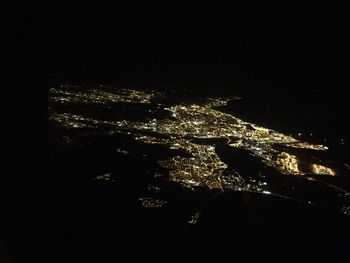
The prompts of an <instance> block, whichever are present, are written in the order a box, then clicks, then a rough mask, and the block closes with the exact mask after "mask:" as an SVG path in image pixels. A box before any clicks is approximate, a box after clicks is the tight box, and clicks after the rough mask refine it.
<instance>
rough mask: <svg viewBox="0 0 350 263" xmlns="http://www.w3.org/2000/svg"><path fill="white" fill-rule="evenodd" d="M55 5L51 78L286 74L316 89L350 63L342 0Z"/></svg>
mask: <svg viewBox="0 0 350 263" xmlns="http://www.w3.org/2000/svg"><path fill="white" fill-rule="evenodd" d="M243 2H244V3H243ZM50 9H51V12H52V14H51V13H48V15H49V18H50V20H52V21H53V24H52V27H50V28H49V29H48V33H49V36H50V37H49V38H48V41H49V45H48V59H49V60H50V62H51V63H52V66H51V67H50V74H51V75H53V78H55V76H56V77H57V78H61V77H62V76H63V77H72V78H76V77H78V78H79V77H81V78H82V79H84V78H85V77H86V76H90V77H91V78H92V79H93V78H95V79H96V80H100V79H105V80H107V81H108V80H110V81H112V82H113V81H117V80H118V78H119V79H120V77H121V75H125V74H131V77H135V76H137V77H140V76H142V77H140V78H141V79H143V78H147V77H145V76H149V75H152V76H153V77H152V78H157V79H163V82H165V84H172V83H171V79H177V78H179V79H181V80H183V82H185V80H186V78H188V80H189V81H190V79H191V78H192V79H193V81H194V82H195V79H199V78H200V77H201V76H203V75H204V76H205V75H206V76H208V75H210V76H213V78H214V79H215V78H216V79H226V80H227V82H228V83H231V82H233V83H239V84H240V86H242V87H243V86H244V87H246V86H259V85H262V86H264V85H266V86H276V87H277V86H281V85H284V84H285V83H289V84H288V85H291V86H298V87H300V88H302V89H304V88H305V87H308V89H310V88H312V87H315V88H316V87H317V85H319V84H323V85H324V84H325V83H327V84H332V85H333V86H339V84H340V83H342V82H343V81H344V78H345V76H346V74H345V70H346V68H348V63H349V61H348V55H349V54H348V50H347V51H346V50H345V47H347V46H349V45H347V44H349V43H347V42H345V36H346V34H347V33H349V28H348V27H347V22H348V21H347V17H346V6H345V4H343V3H339V4H336V3H334V4H331V5H322V4H318V5H313V6H306V5H279V6H276V5H268V4H260V5H251V4H249V3H246V1H242V3H240V2H238V1H237V2H233V3H231V4H226V5H213V4H200V5H199V4H197V5H188V4H187V5H169V4H163V5H149V4H145V3H144V4H128V5H118V4H115V5H112V4H110V5H103V4H98V5H94V4H86V3H82V4H76V5H73V4H65V5H64V4H60V5H58V6H54V5H52V6H51V7H50ZM50 65H51V64H50ZM118 72H119V73H118ZM121 72H122V73H121ZM189 72H191V73H189ZM118 74H119V75H118ZM191 74H192V75H191ZM180 82H181V81H180Z"/></svg>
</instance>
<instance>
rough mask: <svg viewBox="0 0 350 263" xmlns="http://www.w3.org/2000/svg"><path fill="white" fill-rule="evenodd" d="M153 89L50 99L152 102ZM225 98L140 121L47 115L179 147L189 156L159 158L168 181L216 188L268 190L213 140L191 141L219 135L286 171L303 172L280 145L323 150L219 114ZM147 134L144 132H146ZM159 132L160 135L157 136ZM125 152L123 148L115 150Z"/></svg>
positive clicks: (317, 169) (66, 123) (54, 94)
mask: <svg viewBox="0 0 350 263" xmlns="http://www.w3.org/2000/svg"><path fill="white" fill-rule="evenodd" d="M156 96H157V93H156V92H152V91H151V92H148V93H147V92H144V91H135V90H126V89H124V90H119V91H115V92H114V93H111V92H104V91H101V90H97V89H88V90H86V91H84V92H83V91H81V90H80V91H72V90H68V91H67V90H62V89H53V90H51V99H52V100H53V101H62V102H65V103H66V102H69V103H77V102H79V103H82V104H84V103H109V102H123V103H151V101H152V100H153V99H154V98H156ZM227 102H228V99H209V101H208V102H206V103H202V104H179V105H173V106H171V107H169V108H164V110H166V111H168V112H169V113H170V116H171V117H170V118H165V119H156V118H153V119H151V120H149V121H145V122H136V121H135V122H134V121H128V120H122V121H103V120H96V119H92V118H86V117H84V116H82V115H76V114H71V113H60V114H58V113H53V114H51V116H50V119H51V120H53V121H55V122H57V123H59V124H60V125H62V126H63V127H66V128H104V129H107V130H108V131H109V132H116V133H127V134H130V135H133V136H134V138H135V139H137V140H139V141H142V142H144V143H146V144H162V145H166V146H167V147H169V149H181V150H184V151H185V152H187V153H188V155H189V156H179V155H176V156H173V157H171V158H169V159H167V160H160V161H159V162H158V164H159V165H160V166H161V167H165V168H167V169H169V177H168V178H169V180H171V181H175V182H178V183H180V184H182V185H183V186H186V187H189V188H191V189H193V188H194V187H206V188H209V189H221V190H227V189H232V190H254V191H261V192H267V191H266V189H263V187H261V182H257V183H256V184H255V185H252V184H247V183H245V181H244V179H242V177H241V176H240V175H239V174H238V173H237V172H235V171H234V170H233V169H231V167H228V166H227V164H225V163H224V162H223V161H222V160H221V159H220V158H219V156H218V155H217V153H216V151H215V145H214V144H212V143H209V142H208V144H205V143H204V144H198V143H195V142H193V140H194V139H211V138H223V139H226V140H227V144H228V145H229V146H230V147H234V148H243V149H245V150H247V151H250V152H251V153H252V154H254V155H255V156H257V157H260V158H261V159H262V160H263V161H264V162H265V163H266V165H268V166H271V167H274V168H276V169H278V170H279V171H281V172H282V173H285V174H292V175H303V174H305V173H306V172H305V171H303V170H301V168H300V166H299V160H298V157H297V156H295V155H292V154H290V153H288V152H286V150H280V148H281V147H276V145H277V146H283V147H282V148H288V147H293V148H300V149H311V150H317V151H325V150H326V149H327V147H325V146H323V145H315V144H309V143H306V142H301V141H299V140H297V139H295V138H293V137H291V136H287V135H284V134H282V133H278V132H276V131H273V130H271V129H267V128H264V127H259V126H257V125H255V124H253V123H249V122H245V121H243V120H241V119H239V118H236V117H234V116H232V115H230V114H227V113H223V112H220V111H219V110H217V109H214V107H217V106H224V105H226V103H227ZM146 134H147V135H146ZM160 136H161V137H162V138H160ZM120 152H121V153H123V154H125V153H127V152H126V151H124V150H123V151H120ZM309 166H311V167H312V168H311V169H310V171H308V173H313V174H327V175H331V176H333V175H335V172H334V171H333V170H332V169H331V168H328V167H325V166H322V165H318V164H309Z"/></svg>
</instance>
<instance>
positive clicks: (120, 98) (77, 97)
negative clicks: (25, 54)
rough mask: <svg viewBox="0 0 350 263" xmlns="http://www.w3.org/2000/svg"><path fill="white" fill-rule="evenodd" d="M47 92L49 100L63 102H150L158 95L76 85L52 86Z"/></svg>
mask: <svg viewBox="0 0 350 263" xmlns="http://www.w3.org/2000/svg"><path fill="white" fill-rule="evenodd" d="M63 88H64V89H63ZM49 92H50V100H51V101H53V102H60V103H65V104H72V103H80V104H82V103H83V104H108V103H111V102H112V103H120V102H124V103H151V101H152V100H153V99H154V98H155V97H156V96H160V94H159V93H157V92H153V91H150V92H145V91H139V90H132V89H115V90H113V92H106V91H102V90H100V89H90V88H86V89H82V88H80V87H76V86H66V87H63V86H62V87H61V89H59V88H52V89H50V90H49Z"/></svg>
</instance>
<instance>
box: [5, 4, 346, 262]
mask: <svg viewBox="0 0 350 263" xmlns="http://www.w3.org/2000/svg"><path fill="white" fill-rule="evenodd" d="M345 2H346V1H342V2H335V1H332V3H328V4H321V3H318V4H316V5H305V4H299V5H297V4H294V5H293V4H278V5H275V4H267V3H260V4H258V5H253V4H252V3H249V2H247V1H241V2H239V1H235V2H232V3H230V4H225V5H219V4H215V5H214V4H204V3H200V4H183V5H180V4H175V3H174V4H172V5H171V4H168V3H163V4H157V5H156V4H154V5H151V4H149V3H142V4H140V3H136V2H135V3H129V4H117V3H114V4H103V3H100V2H99V3H98V4H97V3H86V2H80V3H79V2H74V3H72V2H71V3H63V2H59V3H50V4H47V6H46V7H45V8H43V7H42V6H39V5H37V6H32V5H31V4H30V5H31V6H18V5H15V4H13V3H10V2H8V6H9V12H8V14H9V16H8V20H7V25H8V26H9V28H10V30H9V31H10V33H9V34H8V36H9V38H8V41H7V43H5V44H6V45H7V46H6V48H5V50H6V51H5V57H6V58H9V60H8V62H7V67H6V66H5V68H6V69H10V72H9V73H8V74H7V72H6V74H5V75H6V76H5V80H7V79H8V80H9V85H8V86H7V87H5V89H4V90H5V91H6V93H4V95H3V96H2V105H3V108H4V109H3V112H4V115H5V116H8V122H6V124H5V125H4V126H5V128H4V130H5V135H4V137H3V139H4V141H5V146H4V149H5V153H6V154H5V155H6V156H5V159H4V164H5V166H4V172H3V176H2V178H4V179H5V183H4V184H3V185H4V186H5V191H3V192H4V193H5V196H4V198H3V199H2V203H1V204H2V206H3V207H4V210H3V211H4V215H5V216H4V217H3V218H2V220H3V224H2V226H3V227H2V229H1V233H2V236H3V238H2V240H4V241H3V243H4V244H5V247H6V245H7V246H8V247H11V245H12V246H13V247H19V248H22V249H23V248H26V250H20V251H21V253H22V254H23V253H24V254H25V253H27V254H28V255H31V253H34V252H33V251H37V250H36V249H34V248H36V247H40V246H41V247H42V248H43V253H49V252H47V251H46V252H45V248H46V247H45V243H46V242H47V240H51V239H50V237H51V238H52V236H55V234H57V232H56V231H57V230H56V229H55V227H54V225H55V223H54V221H55V220H54V218H55V216H56V213H57V207H59V206H60V201H61V199H60V198H61V197H60V196H57V195H56V192H55V191H56V189H57V185H58V184H57V182H58V181H59V179H58V178H55V177H54V176H50V175H52V169H51V168H50V167H46V166H45V164H47V163H48V161H47V153H48V151H49V149H47V144H46V118H47V114H46V109H47V104H46V99H47V93H46V90H47V80H48V83H49V86H52V85H55V84H57V83H59V84H61V83H67V82H68V83H97V84H113V85H121V86H125V87H129V86H142V87H143V86H144V87H151V88H153V89H157V87H160V86H162V88H164V87H171V88H177V89H182V88H187V89H193V90H198V92H202V91H208V92H213V91H217V92H218V93H224V94H233V95H236V94H239V95H242V96H243V97H245V96H246V97H249V98H251V102H250V104H248V105H247V113H242V114H247V117H249V118H251V119H252V120H255V121H257V122H261V123H265V124H266V123H269V121H271V123H273V124H276V123H278V125H279V127H280V129H281V130H283V129H286V130H288V129H290V128H291V127H295V126H297V127H303V128H304V129H306V130H308V129H309V130H312V131H315V130H316V131H317V132H318V135H319V136H320V137H327V138H328V139H333V140H335V141H336V140H339V139H340V138H345V139H347V138H348V131H349V130H348V128H347V125H346V122H347V119H348V91H347V88H348V86H349V55H350V54H349V46H350V45H349V44H350V43H349V42H348V40H347V38H346V36H347V35H348V34H349V26H348V22H349V18H348V16H347V14H348V13H349V12H348V11H349V9H348V4H346V3H345ZM7 91H8V93H7ZM256 109H259V114H257V113H256ZM6 120H7V119H6ZM37 179H38V180H37ZM42 229H45V231H42ZM43 237H45V238H46V239H45V238H43ZM7 242H8V243H7ZM57 242H58V241H57ZM28 258H31V257H30V256H28ZM32 258H34V256H33V257H32Z"/></svg>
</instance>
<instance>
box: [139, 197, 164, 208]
mask: <svg viewBox="0 0 350 263" xmlns="http://www.w3.org/2000/svg"><path fill="white" fill-rule="evenodd" d="M139 201H140V202H141V206H143V207H146V208H160V207H162V206H164V205H165V204H167V201H165V200H160V199H156V198H153V197H141V198H139Z"/></svg>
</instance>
